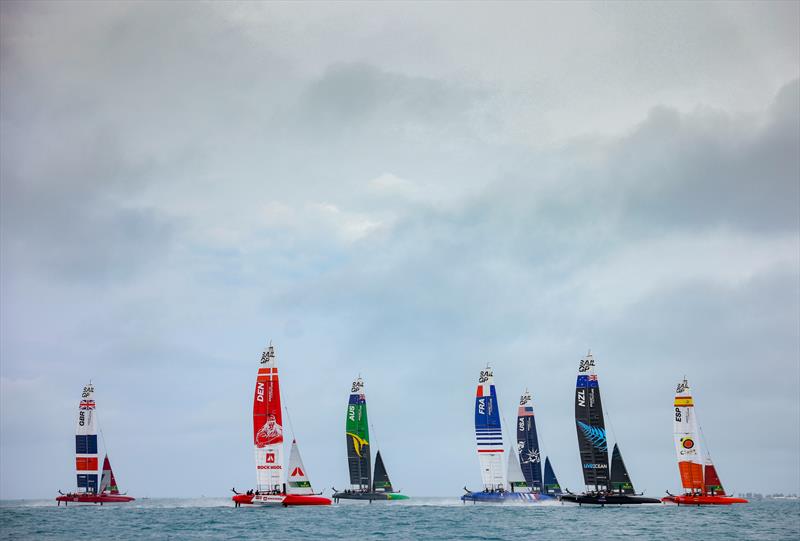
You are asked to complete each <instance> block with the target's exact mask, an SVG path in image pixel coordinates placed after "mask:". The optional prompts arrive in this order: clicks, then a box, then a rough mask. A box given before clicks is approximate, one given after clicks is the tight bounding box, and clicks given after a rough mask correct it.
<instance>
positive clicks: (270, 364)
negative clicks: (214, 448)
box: [232, 343, 331, 507]
mask: <svg viewBox="0 0 800 541" xmlns="http://www.w3.org/2000/svg"><path fill="white" fill-rule="evenodd" d="M253 445H254V448H255V459H256V488H255V489H254V490H248V491H247V493H245V494H239V493H238V492H236V490H234V493H235V494H234V496H233V497H232V499H233V502H234V504H235V506H236V507H239V506H241V505H243V504H247V505H282V506H284V507H287V506H289V505H330V504H331V501H330V500H329V499H328V498H323V497H321V496H319V495H318V494H315V493H314V491H313V490H312V488H311V483H310V482H309V480H308V476H307V475H306V470H305V466H303V460H302V459H301V458H300V450H299V448H298V447H297V442H296V441H292V449H291V452H290V454H289V469H288V476H285V475H284V473H285V472H284V468H283V445H284V437H283V415H282V411H281V389H280V384H279V382H278V364H277V361H276V359H275V348H274V347H273V346H272V344H271V343H270V345H269V347H267V349H265V350H264V351H263V352H262V354H261V361H260V363H259V367H258V375H257V376H256V391H255V396H254V397H253Z"/></svg>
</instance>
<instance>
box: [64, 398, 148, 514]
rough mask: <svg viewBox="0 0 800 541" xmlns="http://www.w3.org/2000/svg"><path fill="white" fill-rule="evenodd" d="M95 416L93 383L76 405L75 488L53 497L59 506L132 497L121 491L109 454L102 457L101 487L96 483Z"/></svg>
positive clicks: (125, 499) (114, 500)
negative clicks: (76, 487)
mask: <svg viewBox="0 0 800 541" xmlns="http://www.w3.org/2000/svg"><path fill="white" fill-rule="evenodd" d="M96 417H97V415H96V414H95V401H94V386H93V385H92V384H91V383H89V384H88V385H86V386H85V387H84V388H83V393H81V401H80V405H79V406H78V424H77V426H76V429H75V470H76V474H77V477H78V490H77V491H76V492H70V493H69V494H63V493H62V492H61V491H60V490H59V491H58V492H59V494H61V495H60V496H58V497H57V498H56V501H57V502H58V505H61V502H64V505H68V504H69V503H99V504H100V505H103V504H104V503H125V502H132V501H133V500H134V499H135V498H132V497H130V496H126V495H125V494H120V492H119V488H118V487H117V480H116V479H115V478H114V472H113V471H112V470H111V462H110V461H109V460H108V453H106V456H105V458H104V459H103V470H102V476H100V486H98V485H97V479H98V474H97V457H98V454H97V419H96Z"/></svg>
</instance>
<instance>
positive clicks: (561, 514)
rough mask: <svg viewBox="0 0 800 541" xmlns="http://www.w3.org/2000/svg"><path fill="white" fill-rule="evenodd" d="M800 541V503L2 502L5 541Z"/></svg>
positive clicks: (439, 500) (0, 514) (1, 524)
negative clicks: (252, 504)
mask: <svg viewBox="0 0 800 541" xmlns="http://www.w3.org/2000/svg"><path fill="white" fill-rule="evenodd" d="M534 536H535V538H536V539H537V540H546V539H571V540H572V539H594V540H596V539H619V538H622V537H625V538H629V539H670V540H673V539H747V540H751V539H753V540H755V539H790V540H796V539H800V501H790V500H783V501H777V500H773V501H761V502H754V503H751V504H745V505H735V506H730V507H677V506H672V505H670V506H667V505H642V506H633V507H606V508H599V507H577V506H571V505H561V504H558V503H552V504H551V503H548V504H541V505H473V504H467V505H464V504H462V503H461V502H460V501H459V500H458V499H456V498H452V499H446V498H417V499H413V500H409V501H407V502H393V503H387V502H383V503H372V504H369V503H354V502H348V503H346V504H339V505H332V506H331V507H295V508H261V507H260V508H248V507H242V508H239V509H235V508H234V507H233V505H232V503H231V501H230V500H229V499H228V498H202V499H142V500H137V501H136V502H133V503H130V504H122V505H116V506H114V505H105V506H103V507H99V506H72V505H71V506H69V507H68V508H64V507H63V506H62V507H60V508H59V507H56V505H55V502H54V501H4V502H0V539H37V540H70V541H72V540H75V539H124V540H133V539H181V540H183V539H188V540H192V539H237V540H240V539H260V540H263V539H275V540H281V541H282V540H286V539H346V540H348V541H352V540H354V539H355V540H358V541H362V540H365V539H393V540H394V539H459V540H460V539H465V540H469V539H524V538H534Z"/></svg>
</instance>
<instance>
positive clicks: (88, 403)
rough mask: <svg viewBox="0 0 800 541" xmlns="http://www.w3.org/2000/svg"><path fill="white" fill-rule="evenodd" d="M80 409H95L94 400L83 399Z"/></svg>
mask: <svg viewBox="0 0 800 541" xmlns="http://www.w3.org/2000/svg"><path fill="white" fill-rule="evenodd" d="M80 409H82V410H93V409H94V400H81V405H80Z"/></svg>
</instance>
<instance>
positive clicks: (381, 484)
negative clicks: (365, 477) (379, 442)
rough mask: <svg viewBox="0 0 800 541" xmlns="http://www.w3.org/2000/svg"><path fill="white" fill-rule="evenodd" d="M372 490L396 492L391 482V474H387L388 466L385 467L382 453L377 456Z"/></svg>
mask: <svg viewBox="0 0 800 541" xmlns="http://www.w3.org/2000/svg"><path fill="white" fill-rule="evenodd" d="M372 479H373V485H372V490H373V491H375V492H394V490H393V489H392V482H391V481H389V474H388V473H386V466H384V465H383V458H381V452H380V451H378V454H377V455H375V475H374V476H373V477H372Z"/></svg>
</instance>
